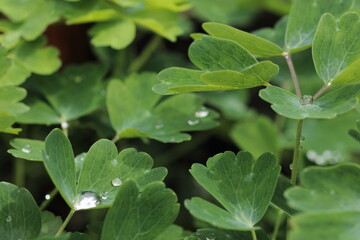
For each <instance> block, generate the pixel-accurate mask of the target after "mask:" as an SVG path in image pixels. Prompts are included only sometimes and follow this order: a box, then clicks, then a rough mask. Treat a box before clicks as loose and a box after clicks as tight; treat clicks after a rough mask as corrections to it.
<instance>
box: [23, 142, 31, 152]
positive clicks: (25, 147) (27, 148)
mask: <svg viewBox="0 0 360 240" xmlns="http://www.w3.org/2000/svg"><path fill="white" fill-rule="evenodd" d="M21 151H22V152H24V153H31V147H30V145H29V144H26V145H25V146H24V147H22V148H21Z"/></svg>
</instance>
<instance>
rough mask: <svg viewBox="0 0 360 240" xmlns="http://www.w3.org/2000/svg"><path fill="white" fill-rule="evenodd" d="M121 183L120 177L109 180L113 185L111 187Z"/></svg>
mask: <svg viewBox="0 0 360 240" xmlns="http://www.w3.org/2000/svg"><path fill="white" fill-rule="evenodd" d="M121 184H122V180H121V179H120V178H114V179H113V180H111V185H113V187H118V186H120V185H121Z"/></svg>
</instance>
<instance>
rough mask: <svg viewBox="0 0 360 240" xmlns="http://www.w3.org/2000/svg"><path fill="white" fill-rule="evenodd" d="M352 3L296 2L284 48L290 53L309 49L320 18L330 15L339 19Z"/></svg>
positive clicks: (298, 0) (325, 0) (318, 0)
mask: <svg viewBox="0 0 360 240" xmlns="http://www.w3.org/2000/svg"><path fill="white" fill-rule="evenodd" d="M353 3H354V0H336V1H328V0H296V1H295V2H294V3H293V6H292V8H291V12H290V15H289V20H288V24H287V28H286V34H285V48H286V49H287V50H288V51H291V52H295V51H300V50H302V49H306V48H309V47H310V46H311V44H312V42H313V39H314V35H315V31H316V28H317V26H318V23H319V20H320V18H321V16H322V15H323V14H324V13H330V14H332V15H334V16H335V17H336V18H339V17H340V16H341V15H343V14H344V13H345V12H346V11H348V10H349V9H351V7H352V6H353Z"/></svg>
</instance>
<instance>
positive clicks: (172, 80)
mask: <svg viewBox="0 0 360 240" xmlns="http://www.w3.org/2000/svg"><path fill="white" fill-rule="evenodd" d="M189 57H190V60H191V61H192V62H193V63H194V64H195V65H196V66H197V67H199V68H200V69H201V70H203V71H197V70H190V69H184V68H168V69H165V70H163V71H161V72H160V73H159V75H158V78H159V80H160V81H161V83H160V84H158V85H155V86H154V91H156V92H157V93H159V94H173V93H179V92H191V91H219V90H231V89H243V88H250V87H255V86H260V85H264V84H267V82H268V81H270V79H271V78H272V77H274V76H275V75H276V74H277V73H278V71H279V69H278V66H276V65H275V64H273V63H271V62H269V61H265V62H260V63H259V62H257V60H256V59H255V58H254V57H253V56H252V55H251V54H250V53H249V52H248V51H247V50H246V49H244V48H243V47H242V46H240V45H239V44H238V43H236V42H233V41H231V40H226V39H219V38H215V37H210V36H206V35H204V36H202V37H201V38H199V39H196V40H195V41H194V42H193V43H192V44H191V46H190V48H189Z"/></svg>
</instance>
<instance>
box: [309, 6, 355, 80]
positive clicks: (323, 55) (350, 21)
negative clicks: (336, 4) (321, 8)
mask: <svg viewBox="0 0 360 240" xmlns="http://www.w3.org/2000/svg"><path fill="white" fill-rule="evenodd" d="M359 20H360V16H359V15H358V14H357V13H352V12H350V13H347V14H345V15H344V16H342V17H341V19H340V20H339V22H336V19H335V17H334V16H332V15H331V14H324V15H323V16H322V18H321V20H320V23H319V27H318V29H317V31H316V34H315V38H314V44H313V58H314V63H315V67H316V71H317V73H318V74H319V76H320V77H321V78H322V80H323V81H324V82H325V83H333V84H339V83H348V82H355V81H359V78H358V77H357V75H358V74H359V73H360V72H359V70H358V69H359V67H360V65H359V64H360V61H357V60H359V58H360V43H359V39H360V23H359Z"/></svg>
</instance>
